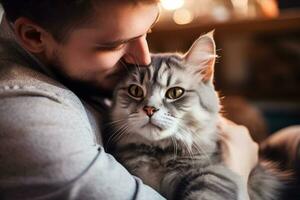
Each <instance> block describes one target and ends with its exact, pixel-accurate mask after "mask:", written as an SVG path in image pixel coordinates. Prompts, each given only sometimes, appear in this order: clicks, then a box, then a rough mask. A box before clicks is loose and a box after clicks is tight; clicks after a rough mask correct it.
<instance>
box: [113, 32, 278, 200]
mask: <svg viewBox="0 0 300 200" xmlns="http://www.w3.org/2000/svg"><path fill="white" fill-rule="evenodd" d="M215 59H216V49H215V43H214V39H213V36H212V33H208V34H206V35H203V36H201V37H200V38H199V39H198V40H197V41H196V42H195V43H194V44H193V46H192V47H191V49H190V50H189V51H188V52H187V53H186V54H185V55H177V54H157V55H153V56H152V64H151V66H150V67H149V68H139V67H138V66H136V67H132V68H130V69H129V70H130V73H129V75H128V76H127V77H126V78H125V79H124V81H123V82H122V83H120V84H119V86H118V88H117V89H116V92H115V96H114V103H113V107H112V111H111V113H110V114H111V116H110V117H111V122H110V123H109V124H110V126H111V130H112V132H111V133H110V135H109V136H108V137H107V138H108V140H107V147H108V150H109V151H111V152H112V153H113V154H114V155H115V156H116V158H117V159H118V160H119V161H120V162H121V163H122V164H123V165H124V166H125V167H126V168H127V169H128V170H129V171H130V172H131V173H132V174H134V175H136V176H138V177H140V178H141V179H142V180H143V181H144V182H145V183H146V184H148V185H150V186H152V187H153V188H155V189H156V190H157V191H159V192H160V193H161V194H163V195H164V196H166V197H167V198H168V199H185V200H195V199H214V200H218V199H230V200H234V199H241V200H244V199H246V197H245V196H244V195H245V194H246V191H245V190H243V189H245V188H242V187H241V185H242V184H240V177H238V176H237V175H236V174H234V173H233V172H232V171H231V170H229V169H228V168H227V167H226V166H225V165H224V164H223V163H222V161H221V156H220V148H219V145H218V134H219V130H218V124H219V121H220V118H221V115H220V114H219V111H220V103H219V97H218V95H217V93H216V91H215V89H214V85H213V72H214V64H215ZM174 87H177V88H179V90H178V89H177V90H175V91H174V90H172V92H173V95H176V92H179V93H180V94H181V92H182V91H183V92H184V93H183V95H181V96H180V95H179V96H180V97H178V98H175V99H172V98H169V97H167V96H168V95H167V92H168V91H169V89H171V88H174ZM129 90H131V92H130V91H129ZM132 93H134V94H132ZM135 94H137V95H135ZM171 95H172V94H171ZM145 106H148V107H151V108H153V109H154V108H155V109H154V110H152V111H153V112H152V114H151V115H149V113H148V115H147V112H146V111H145ZM150 116H151V117H150ZM278 177H279V175H278V173H277V172H276V170H274V169H273V167H272V166H271V165H268V164H265V163H263V162H261V163H260V164H259V166H257V167H256V168H255V169H254V171H253V172H252V174H251V175H250V179H249V187H248V192H249V196H250V198H251V199H255V200H260V199H261V200H269V199H270V200H271V199H274V200H275V199H278V197H279V191H280V189H281V187H282V185H281V183H280V181H279V178H278Z"/></svg>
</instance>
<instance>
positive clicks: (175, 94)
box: [166, 87, 184, 99]
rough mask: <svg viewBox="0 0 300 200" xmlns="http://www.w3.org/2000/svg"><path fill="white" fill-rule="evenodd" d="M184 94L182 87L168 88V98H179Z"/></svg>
mask: <svg viewBox="0 0 300 200" xmlns="http://www.w3.org/2000/svg"><path fill="white" fill-rule="evenodd" d="M183 94H184V89H183V88H181V87H173V88H170V89H168V91H167V93H166V97H167V98H168V99H178V98H179V97H181V96H182V95H183Z"/></svg>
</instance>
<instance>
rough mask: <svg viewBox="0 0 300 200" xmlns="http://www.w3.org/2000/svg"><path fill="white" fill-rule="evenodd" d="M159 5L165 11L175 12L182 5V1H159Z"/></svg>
mask: <svg viewBox="0 0 300 200" xmlns="http://www.w3.org/2000/svg"><path fill="white" fill-rule="evenodd" d="M161 5H162V7H163V8H164V9H166V10H176V9H178V8H181V7H182V6H183V5H184V0H161Z"/></svg>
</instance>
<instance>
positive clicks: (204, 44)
mask: <svg viewBox="0 0 300 200" xmlns="http://www.w3.org/2000/svg"><path fill="white" fill-rule="evenodd" d="M213 34H214V31H211V32H209V33H207V34H205V35H202V36H200V37H199V38H198V39H197V40H196V41H195V42H194V44H193V45H192V47H191V48H190V49H189V51H188V52H187V53H186V54H185V56H184V59H185V62H186V64H188V65H189V66H192V67H194V69H195V70H196V72H199V74H200V75H201V78H202V81H203V82H208V81H212V80H213V75H214V65H215V60H216V57H217V56H216V45H215V41H214V38H213Z"/></svg>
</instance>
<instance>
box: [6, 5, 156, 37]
mask: <svg viewBox="0 0 300 200" xmlns="http://www.w3.org/2000/svg"><path fill="white" fill-rule="evenodd" d="M105 1H108V2H111V1H115V2H117V1H119V2H122V3H124V2H126V1H127V2H133V3H139V2H143V3H144V2H145V3H157V2H158V1H159V0H0V3H1V4H2V6H3V8H4V11H5V14H6V17H7V19H8V20H9V21H11V22H15V21H16V20H17V19H18V18H20V17H26V18H28V19H30V20H32V21H33V22H35V23H37V24H38V25H40V26H41V27H42V28H44V29H45V30H47V31H48V32H50V33H51V34H52V35H53V37H54V39H56V40H57V41H58V42H63V41H65V40H66V39H67V38H68V33H69V31H71V30H72V28H74V27H76V26H78V25H80V24H81V23H83V22H85V21H86V20H88V19H89V18H90V17H91V16H92V15H93V14H94V12H93V8H94V6H95V4H96V3H97V2H98V3H101V2H105Z"/></svg>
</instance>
